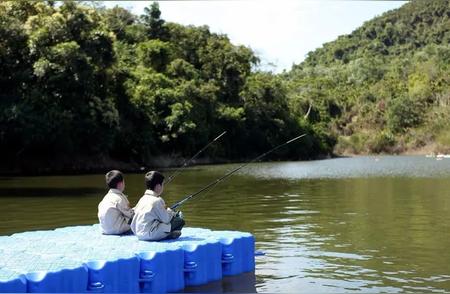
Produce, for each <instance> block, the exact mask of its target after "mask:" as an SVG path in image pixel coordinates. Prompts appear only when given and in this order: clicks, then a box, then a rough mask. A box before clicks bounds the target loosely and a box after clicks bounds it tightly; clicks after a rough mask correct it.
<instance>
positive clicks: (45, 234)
mask: <svg viewBox="0 0 450 294" xmlns="http://www.w3.org/2000/svg"><path fill="white" fill-rule="evenodd" d="M0 256H1V258H0V292H16V293H17V292H23V293H24V292H78V293H81V292H92V293H94V292H95V293H102V292H105V293H106V292H128V293H130V292H142V293H161V292H175V291H180V290H182V289H184V288H185V287H188V286H198V285H204V284H207V283H209V282H212V281H217V280H221V279H222V277H224V276H232V275H238V274H241V273H244V272H251V271H254V270H255V239H254V237H253V236H252V235H251V234H249V233H244V232H237V231H211V230H208V229H201V228H184V229H183V234H182V236H181V237H180V238H179V239H176V240H170V241H160V242H147V241H139V240H138V239H137V238H136V237H135V236H133V235H122V236H111V235H110V236H106V235H102V234H101V232H100V228H99V226H98V225H92V226H75V227H65V228H58V229H55V230H49V231H31V232H24V233H17V234H13V235H11V236H1V237H0Z"/></svg>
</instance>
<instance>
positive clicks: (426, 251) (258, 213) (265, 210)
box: [0, 156, 450, 293]
mask: <svg viewBox="0 0 450 294" xmlns="http://www.w3.org/2000/svg"><path fill="white" fill-rule="evenodd" d="M237 166H238V165H236V164H229V165H211V166H198V167H193V168H190V169H187V170H185V171H184V172H183V173H181V174H180V175H179V176H177V177H176V179H175V180H174V181H173V182H172V183H170V184H169V185H167V187H166V189H165V194H164V196H163V197H164V198H165V200H166V203H167V204H169V205H170V204H173V203H174V202H176V201H178V200H180V199H182V198H183V197H184V196H186V195H188V194H190V193H193V192H195V191H197V190H199V189H200V188H202V187H203V186H204V185H206V184H208V183H209V182H211V181H213V180H215V179H217V178H218V177H220V176H222V175H223V174H225V173H226V172H227V171H230V170H231V169H233V168H235V167H237ZM165 174H166V175H170V174H171V171H166V172H165ZM125 179H126V190H125V193H126V194H127V195H128V196H129V200H130V202H131V203H132V204H133V205H134V204H135V203H136V202H137V201H138V199H139V197H140V196H141V195H142V193H143V192H144V181H143V174H127V175H126V177H125ZM105 193H106V188H105V186H104V176H103V175H83V176H46V177H4V178H0V218H1V221H0V235H8V234H12V233H15V232H20V231H26V230H37V229H52V228H56V227H62V226H67V225H80V224H92V223H96V222H97V204H98V202H99V201H100V200H101V199H102V197H103V195H104V194H105ZM181 210H182V211H183V213H184V215H185V218H186V220H187V225H188V226H194V227H204V228H209V229H226V230H241V231H248V232H251V233H253V234H254V235H255V237H256V249H257V250H262V251H263V252H264V253H265V255H264V256H257V257H256V271H255V274H254V275H253V274H250V275H248V274H247V275H242V276H240V277H236V279H234V280H233V279H227V280H226V281H225V282H226V283H225V282H221V284H220V285H219V288H211V289H212V291H224V292H233V291H242V289H243V288H242V287H241V288H240V290H239V287H238V285H243V284H245V285H246V287H247V288H245V289H244V290H243V291H245V292H252V291H257V292H321V293H323V292H333V293H334V292H353V291H354V292H401V291H402V292H404V291H420V292H431V291H433V292H434V291H436V292H450V159H443V160H436V159H435V158H425V157H422V156H384V157H354V158H339V159H330V160H320V161H309V162H277V163H255V164H252V165H250V166H248V167H246V168H245V169H243V170H241V171H240V172H238V173H237V174H235V175H233V176H231V177H230V178H228V179H227V180H226V181H224V182H222V183H220V184H218V185H217V186H215V187H214V189H213V190H211V191H209V192H208V193H204V194H201V195H199V197H198V198H194V199H193V200H192V201H190V202H187V203H186V204H185V205H184V206H182V207H181ZM233 283H234V284H233ZM224 285H225V286H224ZM220 287H221V288H220ZM207 290H208V288H203V291H207Z"/></svg>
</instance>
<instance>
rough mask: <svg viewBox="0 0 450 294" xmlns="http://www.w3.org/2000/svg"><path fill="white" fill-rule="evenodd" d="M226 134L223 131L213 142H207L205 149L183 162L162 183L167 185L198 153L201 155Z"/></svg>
mask: <svg viewBox="0 0 450 294" xmlns="http://www.w3.org/2000/svg"><path fill="white" fill-rule="evenodd" d="M226 133H227V131H224V132H223V133H222V134H220V135H219V136H217V137H216V138H215V139H214V140H212V141H211V142H209V143H208V144H207V145H206V146H205V147H203V148H202V149H201V150H200V151H198V152H197V153H196V154H195V155H194V156H192V157H191V158H190V159H189V160H187V161H185V162H184V163H183V165H182V166H181V167H179V168H178V169H177V170H176V171H174V172H173V173H172V174H171V175H170V176H169V178H168V179H167V181H164V183H165V184H166V185H167V184H168V183H170V182H171V181H172V180H173V178H175V176H176V175H177V174H179V173H180V172H181V170H182V169H183V168H185V167H186V166H188V165H189V163H191V161H192V160H194V159H195V158H197V156H199V155H200V153H202V152H203V151H204V150H205V149H206V148H208V147H209V145H211V144H212V143H214V142H216V141H217V140H219V138H220V137H222V136H223V135H225V134H226Z"/></svg>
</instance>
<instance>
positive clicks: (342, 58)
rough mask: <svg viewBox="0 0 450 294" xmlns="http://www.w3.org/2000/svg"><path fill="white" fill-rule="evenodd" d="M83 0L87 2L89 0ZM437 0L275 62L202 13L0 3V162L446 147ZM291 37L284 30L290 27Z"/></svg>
mask: <svg viewBox="0 0 450 294" xmlns="http://www.w3.org/2000/svg"><path fill="white" fill-rule="evenodd" d="M93 5H94V7H92V6H93ZM449 17H450V7H449V0H430V1H411V2H409V3H407V4H405V5H404V6H402V7H401V8H399V9H397V10H394V11H390V12H387V13H385V14H383V15H382V16H380V17H377V18H375V19H373V20H371V21H368V22H366V23H365V24H364V25H363V26H361V27H360V28H358V29H356V30H355V31H354V32H353V33H351V34H350V35H346V36H341V37H339V38H338V39H337V40H336V41H334V42H330V43H327V44H324V45H323V47H322V48H319V49H317V50H315V51H314V52H310V53H309V54H308V57H307V59H306V60H305V61H304V62H302V63H300V64H298V65H295V66H294V67H293V68H292V70H290V71H289V72H284V73H282V74H280V75H275V74H273V73H270V72H264V71H261V70H258V64H259V59H258V57H257V56H256V55H255V53H254V52H253V51H252V50H251V49H250V48H248V47H244V46H236V45H233V44H232V43H231V42H230V40H229V39H228V37H227V36H226V35H223V34H216V33H212V32H210V30H209V28H208V27H207V26H203V27H194V26H183V25H179V24H176V23H169V22H166V21H164V19H163V18H162V17H161V11H160V10H159V6H158V4H157V3H154V4H152V5H150V6H149V7H148V8H146V9H145V12H144V14H143V15H140V16H136V15H133V14H132V13H130V12H129V11H127V10H126V9H123V8H120V7H115V8H112V9H106V8H102V7H98V6H97V7H95V4H92V3H91V4H89V3H87V4H84V3H83V2H80V3H78V2H74V1H66V2H63V3H58V5H56V4H55V2H54V1H46V2H32V1H4V2H1V3H0V65H1V66H0V89H1V91H0V160H1V161H2V165H0V172H11V171H13V172H19V173H20V172H27V171H29V172H43V171H44V172H61V171H69V172H70V171H89V170H99V169H100V170H101V169H104V168H109V167H128V168H129V169H136V168H137V167H139V166H142V165H144V166H154V165H165V164H169V165H174V164H180V163H181V161H180V160H182V158H188V157H190V156H191V155H192V154H194V153H195V152H196V151H198V150H199V149H200V148H201V147H203V146H204V145H206V144H207V143H208V142H209V141H210V140H211V139H212V138H214V137H216V136H217V135H218V134H220V133H221V132H222V131H224V130H226V131H228V133H227V135H226V136H225V137H223V138H222V139H221V141H220V142H219V143H218V144H215V145H214V146H213V147H212V148H210V149H208V151H207V152H206V153H205V154H204V157H205V160H207V159H208V158H209V160H211V161H236V160H246V159H248V158H252V157H253V156H255V155H258V154H260V153H262V152H264V151H266V150H268V149H271V148H272V147H274V146H276V145H278V144H280V143H283V142H285V141H286V140H288V139H290V138H292V137H294V136H297V135H299V134H301V133H307V134H308V136H307V137H305V138H304V139H302V141H299V142H296V143H295V144H292V145H290V146H288V147H287V148H284V149H282V150H280V152H277V153H274V154H272V156H271V157H269V158H268V159H294V160H298V159H309V158H317V157H319V156H328V155H331V154H333V152H334V154H338V155H339V154H345V153H353V154H354V153H380V152H388V153H398V152H409V151H414V150H418V149H419V150H421V148H422V149H423V148H428V149H429V150H433V151H436V152H448V151H449V150H450V128H449V124H450V105H449V104H450V69H449V64H450V45H449V41H450V21H449ZM293 37H295V36H293Z"/></svg>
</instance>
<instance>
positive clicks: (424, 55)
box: [284, 0, 450, 154]
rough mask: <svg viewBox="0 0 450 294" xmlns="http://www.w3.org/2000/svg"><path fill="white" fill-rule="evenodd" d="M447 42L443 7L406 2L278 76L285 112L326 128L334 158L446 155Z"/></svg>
mask: <svg viewBox="0 0 450 294" xmlns="http://www.w3.org/2000/svg"><path fill="white" fill-rule="evenodd" d="M449 43H450V4H449V1H448V0H429V1H428V0H427V1H425V0H423V1H411V2H409V3H407V4H405V5H403V6H402V7H401V8H399V9H397V10H393V11H390V12H387V13H384V14H383V15H381V16H380V17H377V18H375V19H373V20H371V21H368V22H366V23H364V25H363V26H361V27H360V28H358V29H356V30H355V31H354V32H352V33H351V34H349V35H345V36H340V37H339V38H338V39H337V40H335V41H333V42H330V43H327V44H324V45H323V47H322V48H319V49H317V50H315V51H314V52H310V53H309V54H308V57H307V59H306V60H305V61H304V62H303V63H301V64H299V65H296V66H294V67H293V69H292V70H291V71H290V72H288V73H286V74H284V78H285V79H286V80H287V85H288V89H289V90H288V92H287V95H288V97H289V104H290V108H291V112H292V113H293V114H294V116H295V117H298V118H301V119H304V120H306V121H307V122H309V123H312V124H314V125H316V124H319V125H323V126H324V129H325V128H328V130H329V132H330V135H331V136H332V137H334V138H337V144H336V146H335V153H337V154H342V153H352V154H354V153H380V152H386V153H399V152H414V151H415V150H426V151H428V152H429V151H434V152H449V151H450V128H449V126H450V45H449ZM307 113H308V115H306V114H307ZM302 117H303V118H302ZM305 117H306V118H305Z"/></svg>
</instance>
